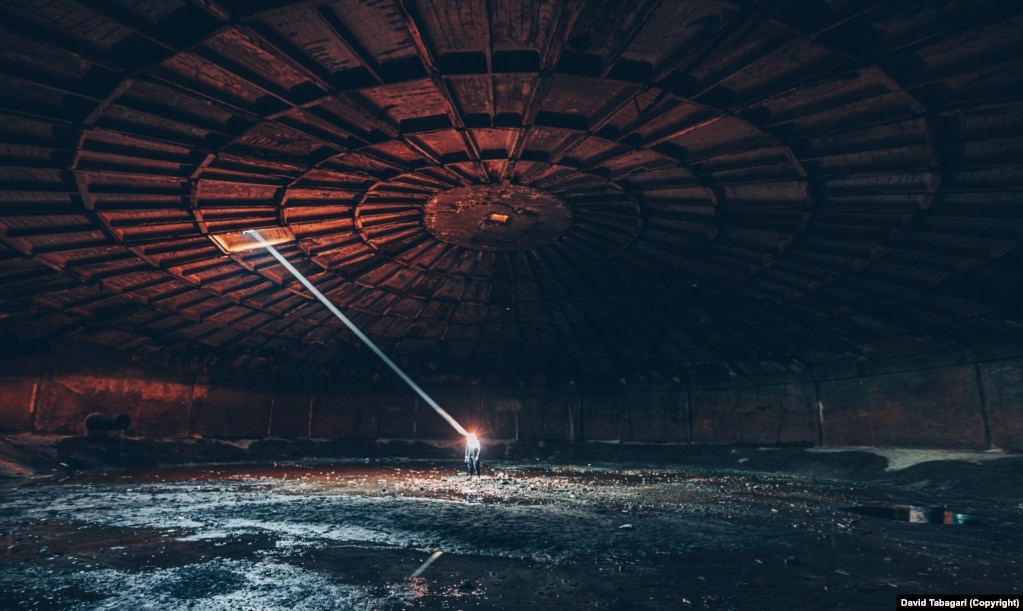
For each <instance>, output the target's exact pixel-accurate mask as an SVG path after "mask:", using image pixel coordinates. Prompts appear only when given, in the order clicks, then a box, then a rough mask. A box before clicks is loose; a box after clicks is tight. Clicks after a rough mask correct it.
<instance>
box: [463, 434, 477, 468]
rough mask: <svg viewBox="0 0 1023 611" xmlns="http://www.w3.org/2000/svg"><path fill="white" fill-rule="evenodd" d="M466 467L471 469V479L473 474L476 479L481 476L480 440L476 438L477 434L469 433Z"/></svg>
mask: <svg viewBox="0 0 1023 611" xmlns="http://www.w3.org/2000/svg"><path fill="white" fill-rule="evenodd" d="M465 466H466V467H468V469H469V477H472V475H473V473H475V474H476V477H479V476H480V440H479V439H477V438H476V433H469V435H468V436H467V437H466V438H465Z"/></svg>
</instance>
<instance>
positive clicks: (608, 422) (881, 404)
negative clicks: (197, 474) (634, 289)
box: [0, 355, 1023, 451]
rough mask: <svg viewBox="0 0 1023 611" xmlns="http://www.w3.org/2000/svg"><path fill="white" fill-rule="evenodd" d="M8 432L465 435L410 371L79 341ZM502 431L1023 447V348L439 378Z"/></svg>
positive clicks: (41, 360) (17, 396)
mask: <svg viewBox="0 0 1023 611" xmlns="http://www.w3.org/2000/svg"><path fill="white" fill-rule="evenodd" d="M0 365H2V368H0V433H4V434H38V435H70V436H77V435H85V434H86V430H85V424H84V422H85V418H86V416H88V415H89V414H92V413H108V414H115V413H125V414H128V415H129V416H131V418H132V423H131V426H130V427H129V428H128V429H127V431H126V432H125V435H127V436H129V437H157V438H184V437H216V438H257V439H258V438H267V437H275V438H366V439H406V440H443V439H452V438H454V437H456V434H455V433H454V431H453V430H452V429H451V428H450V427H449V426H448V425H447V423H446V422H444V421H443V420H442V419H441V418H440V417H439V416H438V415H437V414H436V413H435V412H433V411H432V410H431V409H430V408H429V407H428V406H426V405H425V404H424V403H423V402H422V401H421V400H419V399H418V398H417V397H415V395H414V394H412V393H411V392H410V391H408V390H407V389H406V388H403V387H401V386H400V382H399V381H397V380H389V379H385V380H382V381H380V382H378V383H375V384H371V385H367V386H364V387H362V388H358V389H354V388H351V387H346V386H344V385H336V386H332V385H331V384H329V383H326V382H322V381H321V382H316V383H313V384H306V383H296V382H293V381H292V382H287V381H282V380H277V381H274V380H267V379H265V378H263V377H260V376H252V377H251V378H244V377H241V378H239V377H232V376H231V374H229V373H221V374H220V375H216V374H214V373H210V374H208V375H207V374H197V373H190V372H181V371H176V372H167V371H166V370H162V371H161V370H154V369H146V368H141V367H138V366H124V365H99V364H96V363H95V362H94V361H93V360H84V359H81V358H70V357H66V356H55V355H47V356H36V357H30V358H26V359H20V360H18V361H5V362H2V363H0ZM426 388H427V390H428V391H429V392H430V394H431V396H433V397H434V399H436V400H437V401H438V402H439V403H440V404H441V405H443V406H444V407H445V408H446V409H447V410H448V411H449V412H450V413H451V414H452V415H453V416H454V417H455V418H456V419H457V420H458V421H459V422H461V423H462V424H463V425H465V426H466V428H470V429H476V430H479V431H480V432H481V433H482V434H483V435H485V436H486V437H487V438H489V439H493V440H510V441H530V442H537V441H563V442H564V441H568V442H620V443H668V444H671V443H675V444H756V445H800V446H826V447H850V446H873V447H933V448H957V449H974V450H983V449H1002V450H1010V451H1023V356H1020V355H1014V356H1009V357H1005V356H1002V357H999V358H990V355H989V356H988V358H984V359H978V358H970V357H969V356H959V357H955V358H946V359H945V360H944V362H942V363H937V364H936V363H935V361H934V359H931V360H930V362H928V363H926V364H919V363H916V364H914V363H906V362H903V363H889V364H887V365H885V366H883V367H882V366H873V369H871V370H867V369H865V368H864V367H863V366H862V365H854V366H852V367H845V368H844V369H843V368H833V369H832V371H829V372H820V371H818V372H815V373H814V374H813V375H812V376H802V378H799V379H795V378H792V379H784V380H783V379H781V378H775V379H773V380H766V381H761V382H758V383H755V384H747V385H742V386H740V385H738V384H733V385H726V384H720V385H718V386H717V387H706V388H698V387H695V386H694V385H688V386H687V385H685V384H680V383H670V382H669V383H661V384H652V385H651V384H648V385H635V384H620V383H617V382H612V383H610V384H608V385H607V386H604V387H595V386H594V385H593V384H589V385H582V384H580V385H570V384H569V383H567V382H563V383H559V384H557V385H552V384H543V385H537V386H534V387H530V386H525V387H520V386H519V385H516V386H515V387H514V388H507V387H504V388H500V387H493V386H486V387H485V386H482V385H471V384H468V383H466V384H444V385H439V384H438V385H432V386H430V385H427V386H426Z"/></svg>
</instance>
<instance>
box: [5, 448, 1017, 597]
mask: <svg viewBox="0 0 1023 611" xmlns="http://www.w3.org/2000/svg"><path fill="white" fill-rule="evenodd" d="M458 466H459V465H458V464H457V463H448V464H436V463H423V462H408V463H389V464H368V465H367V464H347V465H331V466H303V465H299V464H290V465H275V466H264V467H229V468H228V467H222V468H192V469H182V468H177V469H165V470H151V471H133V472H127V471H120V472H110V473H92V474H79V475H72V476H65V477H61V478H49V479H42V480H15V481H11V482H9V483H8V484H7V485H6V486H5V487H3V488H2V489H0V545H2V546H3V548H2V549H3V552H2V554H0V609H40V610H43V609H46V610H48V609H62V610H63V609H118V610H120V609H203V610H207V609H213V610H217V609H291V610H302V609H309V610H321V609H381V610H396V609H687V608H697V609H744V610H745V609H832V608H846V609H894V608H895V596H896V594H897V593H941V592H953V593H1014V592H1020V590H1021V589H1023V579H1021V578H1020V561H1021V560H1023V528H1020V513H1021V511H1023V506H1021V505H1020V503H1019V499H1015V498H1010V497H999V498H998V499H990V498H976V497H971V496H968V495H960V496H954V495H953V496H952V497H951V498H950V496H949V494H948V491H947V490H945V491H943V493H942V496H941V498H937V497H936V496H935V495H934V493H932V492H929V491H928V487H927V486H922V485H919V482H900V483H899V484H898V485H896V484H891V483H890V484H879V483H874V484H871V485H870V486H864V485H860V484H856V483H854V482H851V481H847V480H837V479H836V480H831V479H810V478H806V477H793V476H782V475H774V474H767V473H750V472H730V471H707V470H699V469H686V468H649V467H642V466H639V465H632V466H628V467H624V466H620V465H575V466H564V465H562V466H552V465H541V464H533V463H507V464H498V465H493V466H491V468H489V469H488V470H487V472H486V473H485V477H483V478H481V479H471V480H470V479H469V478H467V477H466V476H465V475H464V474H462V473H460V472H459V471H457V467H458ZM857 507H859V508H865V507H871V508H880V509H877V510H871V511H865V510H861V511H851V510H850V509H851V508H857ZM894 507H926V508H934V507H941V508H942V511H947V512H948V513H951V514H959V515H968V516H982V517H983V518H984V520H982V521H975V522H973V523H970V524H962V525H956V526H952V525H949V524H943V523H936V522H935V521H933V520H923V521H920V522H913V521H910V520H900V519H889V516H888V515H887V514H884V510H885V508H887V510H888V511H895V512H896V513H897V511H896V510H894V509H892V508H894ZM928 515H929V514H928ZM935 515H936V514H935ZM943 515H944V514H943ZM436 552H441V553H440V554H439V555H437V554H436ZM431 557H432V558H433V561H432V562H430V563H429V564H428V565H427V566H425V568H424V567H423V565H424V563H426V562H427V561H428V559H430V558H431ZM413 574H418V576H416V577H413V576H412V575H413Z"/></svg>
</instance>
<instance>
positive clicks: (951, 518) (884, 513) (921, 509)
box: [843, 505, 998, 526]
mask: <svg viewBox="0 0 1023 611" xmlns="http://www.w3.org/2000/svg"><path fill="white" fill-rule="evenodd" d="M843 509H844V510H845V511H850V512H852V513H858V514H860V515H864V516H870V517H872V518H885V519H888V520H901V521H903V522H909V523H911V524H950V525H954V526H984V525H989V524H997V523H998V520H996V519H995V518H992V517H989V516H978V515H973V514H969V513H958V512H955V511H949V510H948V509H947V508H945V507H927V506H921V505H892V506H880V507H871V506H859V507H845V508H843Z"/></svg>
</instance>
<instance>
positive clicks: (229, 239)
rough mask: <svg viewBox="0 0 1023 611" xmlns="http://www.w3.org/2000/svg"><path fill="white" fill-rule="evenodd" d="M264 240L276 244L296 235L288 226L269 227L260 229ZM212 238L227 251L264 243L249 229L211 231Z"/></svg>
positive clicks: (289, 239)
mask: <svg viewBox="0 0 1023 611" xmlns="http://www.w3.org/2000/svg"><path fill="white" fill-rule="evenodd" d="M259 237H261V238H263V240H262V242H265V243H266V244H269V245H270V246H274V245H277V244H284V243H285V242H291V241H292V240H294V239H295V235H294V234H293V233H291V230H290V229H288V228H287V227H268V228H266V229H260V230H259ZM210 239H211V240H213V243H214V244H216V245H217V246H218V247H219V248H220V250H222V251H224V252H225V253H228V254H230V253H233V252H243V251H246V250H253V249H256V248H262V247H263V244H262V243H261V242H260V240H257V239H256V238H255V237H254V236H253V235H252V234H251V233H250V232H249V231H228V232H227V233H211V234H210Z"/></svg>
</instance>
